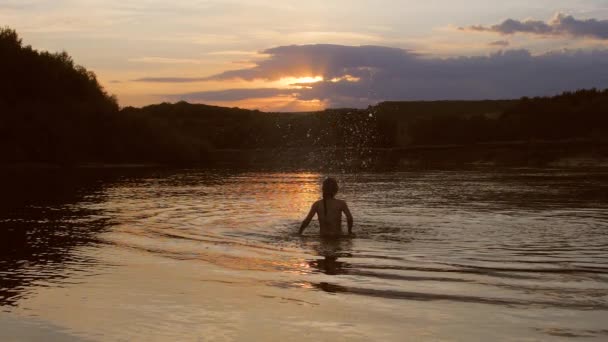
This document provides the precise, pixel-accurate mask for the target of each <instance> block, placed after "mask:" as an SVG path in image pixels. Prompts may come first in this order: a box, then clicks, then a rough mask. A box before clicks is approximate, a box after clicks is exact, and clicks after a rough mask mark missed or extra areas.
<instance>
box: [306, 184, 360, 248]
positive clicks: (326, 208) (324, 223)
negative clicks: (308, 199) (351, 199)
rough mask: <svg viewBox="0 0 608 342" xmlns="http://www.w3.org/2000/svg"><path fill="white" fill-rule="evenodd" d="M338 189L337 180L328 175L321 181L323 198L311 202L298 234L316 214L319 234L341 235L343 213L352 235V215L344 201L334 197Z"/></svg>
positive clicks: (328, 235)
mask: <svg viewBox="0 0 608 342" xmlns="http://www.w3.org/2000/svg"><path fill="white" fill-rule="evenodd" d="M338 189H339V188H338V182H337V181H336V180H335V179H333V178H331V177H330V178H327V179H325V181H323V189H322V190H323V199H321V200H319V201H316V202H315V203H313V205H312V207H311V208H310V212H309V213H308V215H307V216H306V218H305V219H304V221H303V222H302V225H301V226H300V230H299V232H298V234H300V235H301V234H302V232H304V229H306V227H308V225H309V224H310V221H311V220H312V218H313V217H314V216H315V214H316V215H317V217H318V218H319V226H320V233H321V236H325V237H336V236H341V235H343V232H342V213H344V215H346V221H347V223H348V235H351V236H352V235H353V216H352V215H351V213H350V210H349V209H348V205H346V202H345V201H343V200H339V199H336V198H335V196H336V193H338Z"/></svg>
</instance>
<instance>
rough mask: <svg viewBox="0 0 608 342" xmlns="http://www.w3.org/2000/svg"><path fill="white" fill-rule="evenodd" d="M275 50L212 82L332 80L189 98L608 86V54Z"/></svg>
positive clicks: (545, 91)
mask: <svg viewBox="0 0 608 342" xmlns="http://www.w3.org/2000/svg"><path fill="white" fill-rule="evenodd" d="M267 53H269V54H270V56H269V57H268V59H266V60H264V61H261V62H259V63H258V65H257V66H255V67H252V68H248V69H241V70H233V71H229V72H225V73H222V74H219V75H216V76H212V77H211V78H212V79H219V80H222V79H230V78H242V79H246V80H251V79H257V78H261V79H277V78H281V77H289V76H322V77H323V78H324V81H322V82H317V83H313V84H308V85H307V87H306V88H302V89H297V90H293V89H292V90H289V89H274V90H269V89H262V90H261V89H231V90H227V91H220V92H199V93H195V94H184V95H182V97H181V98H182V99H191V100H192V99H196V100H200V101H219V100H222V101H230V100H237V99H243V98H254V97H264V96H275V95H286V94H295V95H294V96H296V97H297V98H298V99H300V100H313V99H317V100H323V101H326V102H327V104H328V105H329V106H331V107H365V106H367V105H369V104H372V103H376V102H379V101H388V100H447V99H462V100H473V99H499V98H518V97H521V96H538V95H551V94H556V93H559V92H562V91H566V90H575V89H579V88H590V87H596V88H608V50H598V51H580V50H577V51H559V52H552V53H546V54H542V55H538V56H534V55H532V54H531V53H530V52H529V51H527V50H507V51H501V52H497V53H494V54H491V55H488V56H477V57H455V58H431V57H428V56H422V55H417V54H414V53H411V52H409V51H406V50H401V49H395V48H382V47H369V46H361V47H354V46H338V45H305V46H284V47H279V48H275V49H271V50H267ZM177 98H179V96H178V97H177ZM177 98H176V99H177Z"/></svg>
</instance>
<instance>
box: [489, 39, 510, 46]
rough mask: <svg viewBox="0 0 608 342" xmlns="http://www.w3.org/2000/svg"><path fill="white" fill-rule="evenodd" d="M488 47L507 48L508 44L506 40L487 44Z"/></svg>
mask: <svg viewBox="0 0 608 342" xmlns="http://www.w3.org/2000/svg"><path fill="white" fill-rule="evenodd" d="M488 45H490V46H509V45H510V43H509V41H508V40H497V41H494V42H490V43H488Z"/></svg>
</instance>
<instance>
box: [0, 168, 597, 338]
mask: <svg viewBox="0 0 608 342" xmlns="http://www.w3.org/2000/svg"><path fill="white" fill-rule="evenodd" d="M324 176H325V175H324V174H320V173H315V172H252V171H250V172H243V171H227V170H221V171H220V170H150V169H145V170H124V169H120V170H113V169H106V170H72V171H70V172H66V171H61V170H46V171H35V170H30V171H29V172H22V171H19V172H17V171H15V170H13V171H4V174H3V179H4V182H5V183H6V184H5V185H4V188H5V189H6V192H5V194H4V195H3V199H2V204H3V205H2V209H1V211H0V229H1V230H0V238H1V241H2V242H1V247H2V252H0V276H1V280H0V309H1V312H0V338H18V339H26V340H27V339H32V340H49V339H51V340H52V339H55V340H70V339H74V340H176V339H177V340H255V339H263V338H264V339H269V338H272V339H279V338H288V339H290V340H309V339H321V340H369V339H375V340H403V339H412V340H425V339H428V340H436V339H441V340H457V341H467V340H490V339H494V340H496V339H500V340H522V339H530V340H545V339H555V340H559V339H564V340H568V339H581V338H584V340H586V341H587V340H606V339H608V329H607V328H606V324H605V323H606V321H608V254H607V251H608V211H607V209H608V201H607V199H608V198H607V194H608V172H606V171H601V170H600V171H580V170H562V169H515V170H505V171H500V172H497V171H493V170H486V169H478V170H459V171H428V170H424V171H408V172H383V173H357V174H348V173H346V174H337V175H335V174H334V175H333V176H336V177H337V178H338V179H339V180H340V183H341V185H342V189H341V191H340V194H339V196H338V197H340V198H343V199H345V200H347V201H348V202H349V204H350V207H351V211H352V212H353V214H354V216H355V232H356V233H357V238H355V239H339V240H324V239H320V238H319V237H318V225H317V224H316V223H314V224H313V225H311V227H309V228H308V229H307V231H306V234H305V236H304V237H298V236H296V235H295V234H294V233H295V232H296V231H297V229H298V226H299V223H300V221H301V219H303V217H304V216H305V214H306V213H307V211H308V209H309V207H310V205H311V204H312V202H314V201H315V200H317V199H318V197H319V184H320V182H321V181H322V179H323V177H324Z"/></svg>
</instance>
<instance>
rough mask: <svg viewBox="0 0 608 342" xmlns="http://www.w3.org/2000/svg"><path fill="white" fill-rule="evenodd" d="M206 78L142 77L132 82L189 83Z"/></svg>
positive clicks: (205, 78)
mask: <svg viewBox="0 0 608 342" xmlns="http://www.w3.org/2000/svg"><path fill="white" fill-rule="evenodd" d="M206 80H207V77H142V78H137V79H134V80H132V81H133V82H147V83H191V82H202V81H206Z"/></svg>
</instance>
